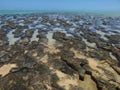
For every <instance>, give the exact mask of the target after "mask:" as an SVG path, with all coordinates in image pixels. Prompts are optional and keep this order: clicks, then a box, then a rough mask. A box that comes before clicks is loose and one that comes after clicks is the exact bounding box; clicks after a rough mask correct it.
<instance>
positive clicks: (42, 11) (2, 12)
mask: <svg viewBox="0 0 120 90" xmlns="http://www.w3.org/2000/svg"><path fill="white" fill-rule="evenodd" d="M51 12H55V13H56V12H57V13H66V12H67V13H77V14H98V15H104V16H120V12H103V11H45V10H0V14H30V13H51Z"/></svg>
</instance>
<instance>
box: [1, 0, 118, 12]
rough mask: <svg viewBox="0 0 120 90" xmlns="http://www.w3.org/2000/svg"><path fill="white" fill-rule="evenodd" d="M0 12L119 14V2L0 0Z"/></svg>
mask: <svg viewBox="0 0 120 90" xmlns="http://www.w3.org/2000/svg"><path fill="white" fill-rule="evenodd" d="M0 10H83V11H84V10H98V11H119V12H120V0H0Z"/></svg>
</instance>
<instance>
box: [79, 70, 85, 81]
mask: <svg viewBox="0 0 120 90" xmlns="http://www.w3.org/2000/svg"><path fill="white" fill-rule="evenodd" d="M84 76H85V69H83V68H81V69H80V70H79V79H80V80H82V81H84Z"/></svg>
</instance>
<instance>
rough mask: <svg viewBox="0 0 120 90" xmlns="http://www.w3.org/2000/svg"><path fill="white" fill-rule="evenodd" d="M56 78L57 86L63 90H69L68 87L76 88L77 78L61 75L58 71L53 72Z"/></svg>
mask: <svg viewBox="0 0 120 90" xmlns="http://www.w3.org/2000/svg"><path fill="white" fill-rule="evenodd" d="M55 72H56V74H57V76H58V77H59V81H58V85H60V86H61V87H64V88H65V90H70V85H73V86H78V78H77V77H75V76H73V77H71V76H69V75H67V74H64V73H62V72H61V71H59V70H56V71H55Z"/></svg>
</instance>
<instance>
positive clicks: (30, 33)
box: [25, 30, 34, 38]
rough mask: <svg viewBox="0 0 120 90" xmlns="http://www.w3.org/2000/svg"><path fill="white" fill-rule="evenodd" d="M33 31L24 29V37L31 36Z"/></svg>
mask: <svg viewBox="0 0 120 90" xmlns="http://www.w3.org/2000/svg"><path fill="white" fill-rule="evenodd" d="M33 33H34V31H33V30H26V31H25V37H28V38H31V37H32V35H33Z"/></svg>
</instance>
